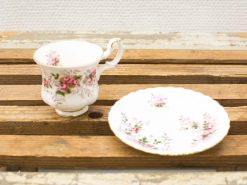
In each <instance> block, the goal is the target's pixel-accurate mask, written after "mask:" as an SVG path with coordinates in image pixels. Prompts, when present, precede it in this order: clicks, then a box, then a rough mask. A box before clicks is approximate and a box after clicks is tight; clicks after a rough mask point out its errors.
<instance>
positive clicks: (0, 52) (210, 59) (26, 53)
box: [0, 49, 247, 64]
mask: <svg viewBox="0 0 247 185" xmlns="http://www.w3.org/2000/svg"><path fill="white" fill-rule="evenodd" d="M34 51H35V49H0V63H34V61H33V60H32V56H33V53H34ZM114 55H115V53H113V55H112V56H111V57H110V59H112V58H113V56H114ZM121 63H152V64H154V63H187V64H188V63H203V64H207V63H209V64H214V63H220V64H224V63H225V64H229V63H233V64H246V63H247V51H244V50H165V49H164V50H163V49H161V50H150V49H127V50H125V51H124V55H123V57H122V61H121Z"/></svg>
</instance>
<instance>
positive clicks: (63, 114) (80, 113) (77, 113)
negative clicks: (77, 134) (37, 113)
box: [55, 106, 88, 117]
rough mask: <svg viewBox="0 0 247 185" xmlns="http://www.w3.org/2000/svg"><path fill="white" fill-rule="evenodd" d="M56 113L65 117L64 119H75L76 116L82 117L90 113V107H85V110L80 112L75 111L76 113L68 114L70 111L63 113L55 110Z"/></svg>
mask: <svg viewBox="0 0 247 185" xmlns="http://www.w3.org/2000/svg"><path fill="white" fill-rule="evenodd" d="M55 111H56V113H57V114H58V115H59V116H63V117H70V116H72V117H75V116H80V115H82V114H84V113H85V112H87V111H88V106H86V107H84V108H83V109H81V110H79V111H75V112H68V111H61V110H58V109H55Z"/></svg>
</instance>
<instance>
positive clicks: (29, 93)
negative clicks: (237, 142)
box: [0, 84, 247, 101]
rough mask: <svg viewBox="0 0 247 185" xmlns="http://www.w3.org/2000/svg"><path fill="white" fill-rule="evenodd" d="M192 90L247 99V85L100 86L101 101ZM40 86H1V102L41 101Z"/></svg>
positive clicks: (229, 97)
mask: <svg viewBox="0 0 247 185" xmlns="http://www.w3.org/2000/svg"><path fill="white" fill-rule="evenodd" d="M160 86H161V87H170V86H173V87H184V88H190V89H193V90H196V91H199V92H202V93H205V94H206V95H208V96H211V97H213V98H214V99H221V100H224V99H242V100H245V99H247V93H246V90H247V85H246V84H169V85H166V84H116V85H100V95H99V99H100V100H117V99H119V98H121V97H122V96H124V95H126V94H127V93H129V92H132V91H136V90H139V89H143V88H152V87H160ZM40 90H41V86H40V85H28V86H26V85H0V101H4V100H7V101H8V100H41V97H40Z"/></svg>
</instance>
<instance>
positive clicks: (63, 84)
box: [59, 83, 68, 91]
mask: <svg viewBox="0 0 247 185" xmlns="http://www.w3.org/2000/svg"><path fill="white" fill-rule="evenodd" d="M59 89H60V90H61V91H67V89H68V86H67V84H65V83H62V84H60V86H59Z"/></svg>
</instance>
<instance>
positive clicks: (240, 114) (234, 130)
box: [0, 105, 247, 135]
mask: <svg viewBox="0 0 247 185" xmlns="http://www.w3.org/2000/svg"><path fill="white" fill-rule="evenodd" d="M225 109H226V111H227V112H228V114H229V117H230V120H231V129H230V132H229V134H230V135H247V107H246V106H245V107H225ZM109 110H110V106H95V105H93V106H91V107H90V109H89V111H88V112H87V113H86V114H85V115H83V116H80V117H75V118H64V117H60V116H58V115H57V114H56V113H55V111H54V110H53V109H52V108H51V107H48V106H0V113H1V114H0V134H1V135H6V134H7V135H12V134H15V135H19V134H21V135H22V134H29V135H30V134H31V135H45V134H47V135H113V133H112V132H111V130H110V128H109V125H108V120H107V119H108V112H109Z"/></svg>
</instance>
